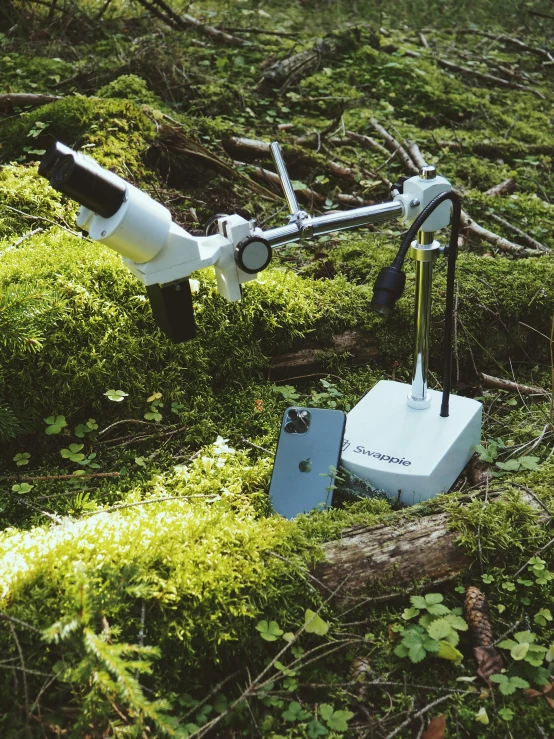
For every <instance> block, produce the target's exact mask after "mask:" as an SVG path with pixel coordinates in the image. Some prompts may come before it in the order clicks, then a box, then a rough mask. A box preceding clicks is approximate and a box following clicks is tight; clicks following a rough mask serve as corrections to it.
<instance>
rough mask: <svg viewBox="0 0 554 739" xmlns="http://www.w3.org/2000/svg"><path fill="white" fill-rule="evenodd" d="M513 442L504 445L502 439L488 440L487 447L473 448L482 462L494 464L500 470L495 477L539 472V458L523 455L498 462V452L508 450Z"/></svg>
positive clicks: (477, 446) (480, 445) (479, 445)
mask: <svg viewBox="0 0 554 739" xmlns="http://www.w3.org/2000/svg"><path fill="white" fill-rule="evenodd" d="M512 444H513V442H507V443H504V441H503V440H502V439H488V440H487V446H486V447H485V446H483V445H482V444H477V445H476V446H474V447H473V449H474V451H476V452H477V454H478V455H479V459H480V460H481V461H482V462H489V463H491V464H492V463H494V465H495V467H497V468H498V470H500V472H496V473H495V475H501V474H503V473H505V472H521V471H522V470H539V469H540V465H539V462H540V457H533V456H529V455H523V456H521V457H515V458H512V459H508V460H507V461H506V462H500V461H499V460H498V455H499V450H504V449H509V448H510V447H511V445H512Z"/></svg>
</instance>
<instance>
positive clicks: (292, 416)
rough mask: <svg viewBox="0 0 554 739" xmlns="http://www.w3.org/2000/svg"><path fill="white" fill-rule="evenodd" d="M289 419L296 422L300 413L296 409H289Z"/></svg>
mask: <svg viewBox="0 0 554 739" xmlns="http://www.w3.org/2000/svg"><path fill="white" fill-rule="evenodd" d="M289 418H290V419H291V421H294V420H296V419H297V418H298V411H297V410H296V409H295V408H290V409H289Z"/></svg>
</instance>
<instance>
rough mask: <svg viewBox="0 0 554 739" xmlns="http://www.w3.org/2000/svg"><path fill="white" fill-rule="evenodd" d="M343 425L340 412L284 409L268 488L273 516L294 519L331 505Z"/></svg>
mask: <svg viewBox="0 0 554 739" xmlns="http://www.w3.org/2000/svg"><path fill="white" fill-rule="evenodd" d="M345 425H346V413H344V412H343V411H332V410H326V409H324V408H297V407H293V408H287V410H286V411H285V414H284V416H283V421H282V423H281V432H280V434H279V439H278V441H277V452H276V454H275V462H274V465H273V474H272V475H271V483H270V486H269V496H270V498H271V503H272V505H273V508H274V509H275V511H276V512H277V513H280V514H281V515H282V516H284V517H285V518H294V517H295V516H297V515H298V514H299V513H307V512H308V511H311V510H313V509H314V508H318V507H321V508H324V507H328V506H330V505H331V503H332V502H333V485H334V482H335V479H334V478H335V474H336V470H337V468H338V466H339V461H340V455H341V450H342V441H343V437H344V427H345Z"/></svg>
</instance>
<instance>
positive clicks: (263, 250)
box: [235, 236, 272, 275]
mask: <svg viewBox="0 0 554 739" xmlns="http://www.w3.org/2000/svg"><path fill="white" fill-rule="evenodd" d="M271 256H272V249H271V244H270V243H269V241H266V240H265V239H262V238H261V236H247V237H246V238H245V239H243V240H242V241H239V243H238V244H237V245H236V247H235V262H236V263H237V266H238V267H239V268H240V269H242V271H243V272H246V273H248V274H249V275H255V274H256V272H261V271H262V270H263V269H265V268H266V267H267V265H268V264H269V263H270V262H271Z"/></svg>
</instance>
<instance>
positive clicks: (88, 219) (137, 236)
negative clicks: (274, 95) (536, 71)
mask: <svg viewBox="0 0 554 739" xmlns="http://www.w3.org/2000/svg"><path fill="white" fill-rule="evenodd" d="M271 151H272V154H273V158H274V161H275V165H276V167H277V170H278V172H279V176H280V178H281V183H282V186H283V190H284V193H285V197H286V199H287V203H288V205H289V210H290V215H289V219H288V223H287V224H286V225H284V226H280V227H277V228H272V229H269V230H266V231H264V230H263V229H261V228H259V227H258V226H257V225H256V222H255V221H253V220H252V221H247V220H245V219H244V218H242V217H241V216H239V215H237V214H233V215H229V216H222V217H219V218H218V219H217V221H216V223H215V224H214V225H215V226H216V228H217V233H215V234H213V235H209V236H201V237H198V236H193V235H191V234H189V233H188V232H187V231H186V230H185V229H183V228H181V227H180V226H178V225H177V224H175V223H174V222H173V221H172V217H171V214H170V212H169V211H168V210H167V208H165V207H164V206H163V205H162V204H161V203H158V202H157V201H155V200H153V199H152V198H151V197H150V196H149V195H147V194H146V193H145V192H143V191H141V190H139V189H138V188H136V187H135V186H134V185H131V184H130V183H129V182H126V181H125V180H123V179H122V178H121V177H118V176H117V175H115V174H113V173H111V172H108V171H106V170H104V169H102V168H101V167H100V165H98V164H97V162H96V161H95V160H94V159H92V158H90V157H88V156H85V155H83V154H80V153H77V152H74V151H72V150H71V149H69V148H68V147H66V146H64V145H63V144H60V143H57V144H56V145H55V147H54V148H53V149H52V150H50V151H49V152H48V153H47V154H46V155H45V156H44V158H43V160H42V162H41V164H40V166H39V174H41V175H43V176H44V177H46V178H47V179H49V180H50V184H51V185H52V186H53V187H54V188H55V189H57V190H58V191H60V192H62V193H64V194H66V195H68V196H69V197H71V198H73V199H75V200H77V201H78V202H79V203H80V204H81V209H80V211H79V214H78V217H77V224H78V225H79V226H80V227H81V228H82V229H83V230H84V231H87V232H88V234H89V235H90V237H91V238H92V239H94V240H95V241H99V242H100V243H102V244H105V245H106V246H108V247H110V248H111V249H113V250H115V251H117V252H118V253H119V254H121V255H122V257H123V260H124V262H125V264H126V265H127V267H128V268H129V270H130V271H131V272H132V273H133V274H134V275H135V276H136V277H138V278H139V279H140V280H141V281H142V283H143V284H144V285H145V287H146V288H147V293H148V296H149V298H150V301H151V303H152V308H153V312H154V318H155V319H156V321H157V323H158V324H159V325H160V327H161V328H162V330H163V331H164V332H165V333H167V334H168V336H170V338H172V339H173V340H174V341H183V340H186V339H188V338H192V337H193V336H194V335H195V330H194V318H193V314H192V299H191V296H190V285H189V282H188V277H189V276H190V275H191V274H192V273H193V272H195V271H197V270H200V269H203V268H205V267H210V266H213V267H214V268H215V273H216V278H217V287H218V290H219V292H220V293H221V294H222V295H223V296H224V297H225V298H226V299H227V300H229V301H237V300H240V298H241V285H242V284H244V283H245V282H248V281H249V280H252V279H254V278H255V277H256V275H257V273H258V272H260V271H262V270H263V269H265V268H266V267H267V266H268V264H269V262H270V261H271V256H272V251H273V249H274V248H276V247H279V246H283V245H284V244H289V243H292V242H296V241H300V240H302V239H309V238H312V237H315V236H320V235H323V234H326V233H332V232H334V231H341V230H345V229H350V228H358V227H360V226H364V225H367V224H370V223H382V222H384V221H388V220H392V219H395V218H399V219H402V220H403V221H404V222H405V223H407V224H410V223H412V222H413V221H414V220H415V218H416V217H417V216H418V214H419V213H420V212H421V211H422V209H423V208H424V207H425V206H426V205H427V204H428V203H429V202H431V200H432V199H433V198H434V197H435V196H436V195H438V194H440V193H441V192H448V191H449V190H450V189H451V187H450V183H449V182H448V180H446V179H444V178H443V177H438V176H437V177H436V178H435V179H433V180H424V179H422V178H418V177H411V178H409V179H408V180H406V181H405V182H404V184H403V192H402V193H400V192H398V191H394V192H393V196H394V199H393V200H392V201H389V202H384V203H380V204H377V205H370V206H365V207H362V208H355V209H353V210H349V211H344V212H338V213H328V214H325V215H322V216H316V217H312V216H309V215H307V214H306V213H305V212H304V211H302V210H300V208H299V207H298V203H297V201H296V196H295V193H294V189H293V186H292V183H291V182H290V179H289V176H288V173H287V170H286V166H285V163H284V161H283V159H282V156H281V152H280V148H279V145H278V144H277V143H276V142H275V143H273V144H271ZM449 222H450V206H449V204H448V203H444V204H443V205H441V206H439V207H438V208H437V209H436V210H435V211H434V212H433V213H432V214H431V215H430V216H429V218H428V219H427V220H426V221H425V224H424V227H423V230H425V231H435V230H438V229H439V228H442V227H444V226H446V225H448V223H449ZM179 314H182V315H179ZM183 321H184V324H183V325H182V326H180V322H183Z"/></svg>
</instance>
